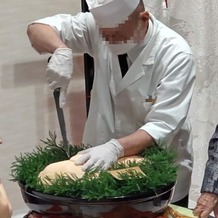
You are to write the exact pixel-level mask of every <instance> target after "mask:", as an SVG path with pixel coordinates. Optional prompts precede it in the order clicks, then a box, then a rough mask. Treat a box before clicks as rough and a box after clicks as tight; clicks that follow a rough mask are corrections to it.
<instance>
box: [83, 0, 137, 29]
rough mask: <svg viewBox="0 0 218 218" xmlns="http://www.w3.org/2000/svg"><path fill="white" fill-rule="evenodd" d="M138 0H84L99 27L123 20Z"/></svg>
mask: <svg viewBox="0 0 218 218" xmlns="http://www.w3.org/2000/svg"><path fill="white" fill-rule="evenodd" d="M139 1H140V0H122V1H120V0H86V2H87V4H88V7H89V10H90V12H91V13H92V14H93V16H94V18H95V20H96V23H97V24H98V25H99V26H101V27H107V28H108V27H115V26H117V25H118V24H120V23H122V22H125V20H127V19H128V16H129V15H130V14H131V13H132V12H133V11H134V10H135V9H136V7H137V6H138V4H139Z"/></svg>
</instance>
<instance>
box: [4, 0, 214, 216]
mask: <svg viewBox="0 0 218 218" xmlns="http://www.w3.org/2000/svg"><path fill="white" fill-rule="evenodd" d="M77 11H80V1H79V0H62V1H61V3H60V1H58V0H46V1H43V0H37V1H25V0H16V1H14V0H7V1H2V2H1V7H0V17H1V19H0V27H1V28H0V135H1V137H2V138H3V140H4V144H3V145H1V148H0V156H1V158H0V176H1V178H2V180H3V183H4V186H5V188H6V191H7V193H8V196H9V198H10V201H11V202H12V206H13V209H14V216H15V215H17V214H20V213H25V212H27V208H26V206H25V204H24V202H23V200H22V196H21V193H20V190H19V188H18V185H17V184H16V183H14V182H12V181H10V175H9V174H10V166H11V163H12V162H13V161H14V160H15V156H16V155H19V154H20V153H24V152H28V151H32V149H33V148H34V147H35V145H37V144H39V143H40V140H39V139H45V138H46V137H47V136H48V132H49V131H55V132H56V133H57V134H58V136H59V138H60V134H59V133H60V131H59V126H58V121H57V116H56V110H55V106H54V99H53V95H52V92H51V90H50V89H49V88H48V86H47V83H46V80H45V75H44V70H45V67H46V62H47V58H48V56H47V55H44V56H40V55H38V54H37V53H36V52H35V51H34V50H33V49H32V48H31V45H30V43H29V41H28V39H27V36H26V27H27V25H28V23H29V22H31V21H32V20H35V19H38V18H41V17H45V16H49V15H52V14H56V13H74V12H77ZM64 113H65V119H66V126H67V130H68V137H69V141H70V142H71V143H75V144H77V143H80V142H81V137H82V131H83V127H84V122H85V118H86V109H85V94H84V75H83V58H82V56H76V57H75V66H74V75H73V78H72V81H71V85H70V89H69V93H68V105H67V107H66V108H65V110H64ZM196 124H197V123H196ZM194 128H195V132H197V129H198V127H197V125H196V126H194ZM205 131H206V135H207V136H206V138H205V141H204V142H201V143H202V144H204V145H207V142H208V139H209V137H210V135H211V134H212V131H213V125H211V126H210V128H209V129H208V128H206V127H205ZM205 151H206V149H205V146H204V147H203V148H202V154H203V155H199V156H196V158H197V159H196V165H195V166H196V167H195V170H194V176H193V178H194V179H193V184H192V188H191V192H190V205H191V206H192V205H194V203H195V200H196V198H197V197H198V195H199V186H200V183H201V179H202V173H203V167H202V166H203V164H204V162H205V160H206V154H205ZM198 154H199V153H198ZM199 162H200V163H201V165H200V166H201V167H199V165H198V163H199ZM20 217H22V216H16V218H20Z"/></svg>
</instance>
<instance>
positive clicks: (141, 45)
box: [127, 19, 154, 63]
mask: <svg viewBox="0 0 218 218" xmlns="http://www.w3.org/2000/svg"><path fill="white" fill-rule="evenodd" d="M153 27H154V24H153V21H152V20H151V19H149V26H148V31H147V33H146V35H145V38H144V40H143V42H142V43H139V44H138V45H136V46H135V47H134V48H133V49H131V50H130V51H129V52H128V53H127V55H128V58H129V59H130V60H131V62H132V63H133V62H134V61H135V60H136V58H137V57H138V56H139V54H140V53H141V52H142V50H143V49H144V48H145V46H146V45H147V44H148V42H149V41H150V39H151V36H152V33H153Z"/></svg>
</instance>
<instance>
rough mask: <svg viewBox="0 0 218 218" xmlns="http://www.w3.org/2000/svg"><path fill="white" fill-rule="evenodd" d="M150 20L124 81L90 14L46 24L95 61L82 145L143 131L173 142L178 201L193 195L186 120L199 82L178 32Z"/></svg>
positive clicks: (184, 43)
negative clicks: (195, 83) (147, 32)
mask: <svg viewBox="0 0 218 218" xmlns="http://www.w3.org/2000/svg"><path fill="white" fill-rule="evenodd" d="M48 20H49V22H48ZM41 22H43V20H41ZM150 22H152V25H151V26H152V29H151V31H150V33H149V34H148V35H147V36H146V38H145V40H144V42H143V43H144V46H143V45H139V46H138V49H137V50H136V51H135V52H136V53H137V54H138V56H135V57H134V58H135V60H132V59H131V61H132V65H131V67H130V68H129V70H128V72H127V74H126V75H125V77H124V78H122V77H121V72H120V67H119V63H118V58H117V56H115V55H113V54H112V53H111V52H110V50H109V48H108V46H107V45H106V44H105V43H101V40H102V38H101V37H98V29H96V26H95V23H94V20H93V17H92V15H91V14H90V13H86V14H83V13H80V14H79V15H77V16H76V17H71V16H70V15H60V16H55V17H54V18H53V19H52V18H49V19H46V21H45V23H47V24H48V23H50V25H51V26H53V27H54V28H55V29H56V30H58V32H59V34H60V35H61V37H62V38H63V39H64V38H65V37H66V38H67V39H66V40H65V43H66V44H67V45H68V46H70V47H71V48H72V50H73V51H74V49H76V51H77V52H78V51H80V52H86V51H88V53H89V54H90V55H92V56H93V57H94V58H95V76H94V83H93V89H92V93H91V103H90V110H89V116H88V120H87V122H86V126H85V131H84V137H83V143H85V144H91V145H93V146H96V145H99V144H104V143H105V142H107V141H109V140H110V139H111V138H119V137H122V136H125V135H129V134H131V133H133V132H135V131H136V130H138V129H139V128H141V129H142V130H144V131H146V132H148V133H149V134H150V135H151V136H152V137H153V138H154V139H155V140H157V141H158V140H165V141H166V142H167V143H172V147H173V149H174V150H175V151H177V152H178V154H179V156H178V159H177V163H178V164H179V165H180V168H179V171H178V180H179V181H181V182H180V183H178V184H177V186H176V190H175V193H174V198H173V201H177V200H179V199H181V198H182V197H184V196H185V195H186V194H187V193H188V189H189V185H190V181H191V177H190V175H191V169H192V155H193V154H192V146H191V137H190V131H191V130H190V127H189V125H188V120H187V119H186V118H187V113H188V110H189V106H190V101H191V96H192V92H193V88H194V81H195V68H194V58H193V55H192V52H191V50H190V48H189V46H188V44H187V43H186V42H185V41H184V40H183V39H182V38H181V37H180V36H179V35H178V34H176V33H175V32H173V31H172V30H170V29H169V28H167V27H166V26H164V25H162V24H161V23H160V22H158V21H157V20H156V19H155V18H154V17H153V16H151V21H150ZM60 27H62V28H60ZM74 27H75V30H74ZM131 57H133V55H132V56H131ZM131 57H130V58H131ZM149 98H152V99H154V103H152V102H149V101H148V102H147V101H146V99H149ZM155 99H156V100H155ZM155 101H156V102H155ZM181 190H182V191H181Z"/></svg>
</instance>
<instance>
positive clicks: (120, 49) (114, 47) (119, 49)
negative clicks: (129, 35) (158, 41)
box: [108, 41, 137, 55]
mask: <svg viewBox="0 0 218 218" xmlns="http://www.w3.org/2000/svg"><path fill="white" fill-rule="evenodd" d="M136 45H137V44H136V43H135V42H132V41H131V42H128V43H122V44H121V43H117V44H108V47H109V48H110V50H111V52H112V53H113V54H116V55H120V54H125V53H127V52H129V51H130V50H132V49H133V48H134V47H135V46H136Z"/></svg>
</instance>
